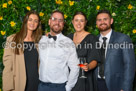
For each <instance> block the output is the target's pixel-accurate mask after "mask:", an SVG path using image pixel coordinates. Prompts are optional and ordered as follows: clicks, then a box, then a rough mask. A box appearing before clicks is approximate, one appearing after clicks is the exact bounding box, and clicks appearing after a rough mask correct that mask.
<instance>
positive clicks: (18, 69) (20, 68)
mask: <svg viewBox="0 0 136 91" xmlns="http://www.w3.org/2000/svg"><path fill="white" fill-rule="evenodd" d="M41 35H42V31H41V21H40V17H39V14H38V13H37V12H35V11H29V12H28V13H27V14H26V16H25V17H24V21H23V25H22V27H21V29H20V31H19V32H17V33H16V34H13V35H11V36H9V37H8V38H7V46H9V47H8V48H5V49H4V55H3V64H4V70H3V90H4V91H38V84H39V75H38V51H37V46H36V45H35V44H36V43H38V42H39V40H40V38H41ZM8 44H9V45H8ZM12 44H13V45H12Z"/></svg>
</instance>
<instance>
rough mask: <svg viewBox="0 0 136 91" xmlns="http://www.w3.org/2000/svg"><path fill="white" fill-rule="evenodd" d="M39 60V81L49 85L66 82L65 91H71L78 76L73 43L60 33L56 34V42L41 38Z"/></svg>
mask: <svg viewBox="0 0 136 91" xmlns="http://www.w3.org/2000/svg"><path fill="white" fill-rule="evenodd" d="M39 58H40V68H39V79H40V80H41V81H42V82H50V83H65V82H66V91H71V89H72V88H73V87H74V86H75V84H76V82H77V78H78V75H79V67H78V64H79V60H78V58H77V53H76V48H75V45H74V43H73V41H72V40H71V39H69V38H68V37H66V36H64V35H63V34H62V33H60V34H57V40H56V41H54V39H53V38H48V37H47V36H42V38H41V40H40V42H39ZM69 69H70V71H69Z"/></svg>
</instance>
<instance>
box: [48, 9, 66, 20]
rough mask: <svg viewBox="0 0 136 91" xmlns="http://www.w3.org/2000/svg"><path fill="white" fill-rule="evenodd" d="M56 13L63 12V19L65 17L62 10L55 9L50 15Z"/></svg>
mask: <svg viewBox="0 0 136 91" xmlns="http://www.w3.org/2000/svg"><path fill="white" fill-rule="evenodd" d="M54 13H60V14H62V16H63V19H64V13H63V12H62V11H59V10H55V11H53V12H52V13H51V16H50V17H52V15H53V14H54Z"/></svg>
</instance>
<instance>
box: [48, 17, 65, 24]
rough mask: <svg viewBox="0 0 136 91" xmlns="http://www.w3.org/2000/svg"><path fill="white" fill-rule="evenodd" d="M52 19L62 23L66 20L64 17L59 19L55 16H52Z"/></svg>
mask: <svg viewBox="0 0 136 91" xmlns="http://www.w3.org/2000/svg"><path fill="white" fill-rule="evenodd" d="M50 19H51V20H52V21H55V22H56V21H58V22H60V23H62V22H64V19H57V18H54V17H51V18H50Z"/></svg>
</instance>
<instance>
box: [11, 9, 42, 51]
mask: <svg viewBox="0 0 136 91" xmlns="http://www.w3.org/2000/svg"><path fill="white" fill-rule="evenodd" d="M31 14H35V15H37V16H38V18H39V24H38V26H37V28H36V30H34V31H33V34H32V38H33V40H34V42H35V43H38V41H39V40H40V38H41V35H42V30H41V20H40V17H39V14H38V13H37V12H36V11H29V12H28V13H27V14H26V15H25V17H24V20H23V24H22V27H21V29H20V31H19V32H17V33H16V34H15V36H14V38H13V42H15V43H16V48H15V54H20V50H19V48H17V44H22V45H23V42H24V39H25V37H26V35H27V21H28V18H29V16H30V15H31ZM21 52H23V47H21Z"/></svg>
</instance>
